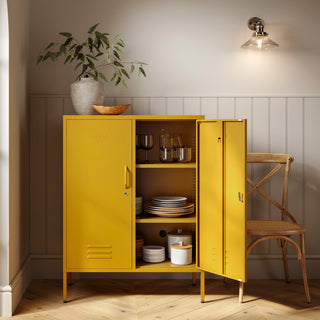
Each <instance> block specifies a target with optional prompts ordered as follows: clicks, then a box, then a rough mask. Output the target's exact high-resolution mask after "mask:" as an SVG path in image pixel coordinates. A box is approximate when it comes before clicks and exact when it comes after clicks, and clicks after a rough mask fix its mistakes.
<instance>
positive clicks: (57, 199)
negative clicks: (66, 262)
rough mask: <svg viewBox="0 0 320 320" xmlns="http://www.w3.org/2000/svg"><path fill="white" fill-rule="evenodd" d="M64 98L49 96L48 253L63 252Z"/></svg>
mask: <svg viewBox="0 0 320 320" xmlns="http://www.w3.org/2000/svg"><path fill="white" fill-rule="evenodd" d="M62 115H63V98H62V97H57V98H47V118H46V122H47V125H46V126H47V141H46V145H47V157H46V158H47V159H46V160H47V165H46V168H47V181H46V184H47V185H46V189H47V203H46V206H47V208H46V212H47V221H46V222H47V253H49V254H59V253H62V193H63V190H62V167H63V166H62V157H63V151H62V149H63V148H62V144H63V140H62V139H63V130H62V128H63V123H62Z"/></svg>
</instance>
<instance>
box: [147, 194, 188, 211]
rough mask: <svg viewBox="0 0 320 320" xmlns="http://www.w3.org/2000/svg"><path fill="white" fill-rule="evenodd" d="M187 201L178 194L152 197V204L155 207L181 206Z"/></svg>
mask: <svg viewBox="0 0 320 320" xmlns="http://www.w3.org/2000/svg"><path fill="white" fill-rule="evenodd" d="M186 203H187V198H186V197H179V196H160V197H155V198H152V205H153V206H155V207H170V208H177V207H183V206H185V205H186Z"/></svg>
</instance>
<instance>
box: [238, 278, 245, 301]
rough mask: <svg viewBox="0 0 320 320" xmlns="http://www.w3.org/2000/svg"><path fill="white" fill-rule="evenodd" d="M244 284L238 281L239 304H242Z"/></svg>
mask: <svg viewBox="0 0 320 320" xmlns="http://www.w3.org/2000/svg"><path fill="white" fill-rule="evenodd" d="M243 290H244V282H242V281H239V303H242V302H243Z"/></svg>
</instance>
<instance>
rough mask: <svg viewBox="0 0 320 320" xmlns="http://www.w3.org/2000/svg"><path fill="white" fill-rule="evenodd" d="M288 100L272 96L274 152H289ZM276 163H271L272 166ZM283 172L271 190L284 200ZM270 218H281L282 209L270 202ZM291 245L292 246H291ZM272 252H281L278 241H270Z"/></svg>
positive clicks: (276, 177) (276, 196) (272, 141)
mask: <svg viewBox="0 0 320 320" xmlns="http://www.w3.org/2000/svg"><path fill="white" fill-rule="evenodd" d="M286 103H287V100H286V98H270V133H269V137H270V142H269V145H270V152H272V153H286V152H287V136H286V134H287V105H286ZM272 167H274V165H270V168H272ZM283 174H284V169H282V170H281V171H280V172H279V173H278V174H276V175H275V176H274V177H273V178H272V179H271V180H270V185H269V187H270V188H269V191H270V195H271V197H273V198H274V199H275V200H277V201H278V202H279V203H281V202H282V188H283ZM269 218H270V219H276V220H278V219H281V211H280V210H279V209H278V208H276V207H275V206H274V205H272V204H270V217H269ZM290 247H291V246H290ZM270 251H271V253H277V254H280V252H281V251H279V247H278V243H277V242H276V241H270Z"/></svg>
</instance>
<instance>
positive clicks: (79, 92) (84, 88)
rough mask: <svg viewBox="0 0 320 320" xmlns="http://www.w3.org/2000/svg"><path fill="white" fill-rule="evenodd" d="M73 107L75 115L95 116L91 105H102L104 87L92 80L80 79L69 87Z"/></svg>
mask: <svg viewBox="0 0 320 320" xmlns="http://www.w3.org/2000/svg"><path fill="white" fill-rule="evenodd" d="M70 94H71V101H72V104H73V107H74V109H75V111H76V112H77V114H82V115H90V114H96V113H97V112H96V110H95V109H94V108H93V106H92V105H93V104H97V105H102V104H103V100H104V86H103V84H102V83H100V82H99V81H97V80H94V79H92V78H81V79H80V80H77V81H75V82H73V83H71V85H70Z"/></svg>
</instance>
